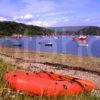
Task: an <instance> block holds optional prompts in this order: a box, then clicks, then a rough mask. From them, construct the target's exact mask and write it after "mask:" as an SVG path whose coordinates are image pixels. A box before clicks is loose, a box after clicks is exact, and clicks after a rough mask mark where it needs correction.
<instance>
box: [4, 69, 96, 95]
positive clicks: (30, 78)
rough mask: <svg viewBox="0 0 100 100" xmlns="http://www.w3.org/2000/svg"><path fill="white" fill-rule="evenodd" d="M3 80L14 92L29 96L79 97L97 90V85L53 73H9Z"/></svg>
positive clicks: (14, 71)
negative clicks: (81, 94) (78, 95)
mask: <svg viewBox="0 0 100 100" xmlns="http://www.w3.org/2000/svg"><path fill="white" fill-rule="evenodd" d="M3 80H4V82H5V84H6V85H7V86H9V87H10V88H12V89H13V90H16V91H17V90H18V91H21V92H25V93H27V94H29V95H34V94H36V95H45V96H60V95H66V96H70V95H77V94H80V93H84V92H90V91H92V90H93V89H96V85H95V84H94V83H93V82H91V81H89V80H83V79H79V78H75V77H71V76H67V75H66V76H65V75H61V74H56V73H53V72H51V73H50V72H38V73H32V72H24V71H16V70H13V71H9V72H7V73H5V74H4V76H3Z"/></svg>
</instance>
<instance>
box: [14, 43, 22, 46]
mask: <svg viewBox="0 0 100 100" xmlns="http://www.w3.org/2000/svg"><path fill="white" fill-rule="evenodd" d="M13 46H18V47H21V46H22V44H21V43H13Z"/></svg>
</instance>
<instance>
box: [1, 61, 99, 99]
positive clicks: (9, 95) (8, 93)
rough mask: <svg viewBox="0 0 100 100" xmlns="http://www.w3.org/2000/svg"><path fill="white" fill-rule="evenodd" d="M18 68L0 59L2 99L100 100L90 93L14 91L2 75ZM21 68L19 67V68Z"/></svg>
mask: <svg viewBox="0 0 100 100" xmlns="http://www.w3.org/2000/svg"><path fill="white" fill-rule="evenodd" d="M13 69H17V68H16V67H15V66H12V65H8V64H5V63H4V62H3V61H2V60H0V100H100V97H96V96H93V95H91V94H90V93H88V94H86V93H85V94H80V95H72V96H69V97H67V96H57V97H46V96H36V95H33V96H29V95H27V94H24V93H21V92H18V91H17V92H16V91H13V90H12V89H10V88H8V87H7V86H6V85H5V84H4V82H3V80H2V76H3V74H4V73H5V72H7V71H10V70H13ZM18 70H19V69H18Z"/></svg>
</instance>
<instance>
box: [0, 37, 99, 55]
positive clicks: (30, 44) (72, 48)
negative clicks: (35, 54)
mask: <svg viewBox="0 0 100 100" xmlns="http://www.w3.org/2000/svg"><path fill="white" fill-rule="evenodd" d="M86 42H87V43H88V47H85V46H79V45H80V44H82V42H79V41H78V42H77V41H73V40H72V37H70V36H58V37H52V36H51V37H48V36H42V37H40V36H34V37H23V38H11V37H8V38H2V39H0V45H3V46H7V47H13V48H20V49H27V50H29V51H42V52H56V53H64V54H74V55H83V56H93V57H100V36H99V37H96V36H89V37H88V39H87V41H86ZM46 43H52V44H53V45H52V46H45V44H46ZM14 44H15V45H16V44H22V46H14Z"/></svg>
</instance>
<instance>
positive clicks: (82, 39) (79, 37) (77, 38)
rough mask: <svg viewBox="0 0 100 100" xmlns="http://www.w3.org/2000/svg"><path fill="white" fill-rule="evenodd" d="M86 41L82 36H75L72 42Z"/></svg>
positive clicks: (85, 37)
mask: <svg viewBox="0 0 100 100" xmlns="http://www.w3.org/2000/svg"><path fill="white" fill-rule="evenodd" d="M86 39H87V36H84V35H81V36H77V37H76V36H75V37H73V40H74V41H76V40H80V41H84V40H86Z"/></svg>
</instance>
